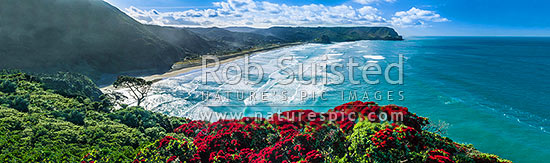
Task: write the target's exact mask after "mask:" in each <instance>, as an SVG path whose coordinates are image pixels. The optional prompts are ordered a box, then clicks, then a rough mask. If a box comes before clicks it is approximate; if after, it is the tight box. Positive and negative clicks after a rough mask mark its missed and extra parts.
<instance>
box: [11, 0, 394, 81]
mask: <svg viewBox="0 0 550 163" xmlns="http://www.w3.org/2000/svg"><path fill="white" fill-rule="evenodd" d="M0 15H1V16H0V43H1V44H2V46H0V57H1V58H2V59H1V60H0V68H4V69H5V68H8V69H21V70H24V71H28V72H57V71H68V72H78V73H81V74H84V75H86V76H88V77H90V78H91V79H92V80H93V81H94V82H96V83H98V84H100V85H105V84H109V83H112V82H113V81H114V80H115V78H116V76H118V75H121V74H130V75H146V74H152V73H162V72H166V71H168V70H169V69H170V68H171V66H172V64H174V63H176V62H178V61H181V60H184V59H189V58H198V57H199V56H201V55H204V54H214V55H223V54H227V53H232V52H236V51H241V50H246V49H250V48H261V47H262V46H268V45H271V44H279V43H290V42H327V41H330V40H332V41H352V40H363V39H390V40H396V39H400V37H399V36H397V33H396V32H395V31H394V30H393V29H391V28H377V27H375V28H369V27H361V28H284V27H278V28H270V29H258V30H252V31H249V32H248V33H245V32H232V31H228V30H225V29H221V28H174V27H160V26H153V25H143V24H141V23H139V22H137V21H135V20H134V19H132V18H131V17H129V16H127V15H126V14H124V13H123V12H121V11H120V10H119V9H117V8H115V7H113V6H111V5H110V4H108V3H106V2H104V1H103V0H24V1H22V0H2V1H0ZM322 37H324V38H328V39H329V40H327V39H324V41H321V38H322Z"/></svg>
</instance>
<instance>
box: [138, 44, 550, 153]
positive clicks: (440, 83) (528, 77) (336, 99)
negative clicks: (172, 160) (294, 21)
mask: <svg viewBox="0 0 550 163" xmlns="http://www.w3.org/2000/svg"><path fill="white" fill-rule="evenodd" d="M399 54H402V55H403V56H404V64H403V73H404V84H403V85H392V84H389V83H387V82H386V81H385V80H384V77H383V76H379V77H377V79H380V83H379V84H367V83H365V82H364V81H363V82H362V83H361V84H358V85H355V84H351V82H350V80H349V78H347V77H346V80H344V82H343V83H342V84H326V85H324V84H316V85H312V84H304V83H302V82H293V83H291V84H287V85H283V84H280V83H281V81H283V80H285V79H286V78H285V77H286V75H285V74H284V72H281V68H280V67H278V66H277V59H278V58H279V57H281V56H293V57H294V60H293V61H291V62H287V64H289V65H292V68H290V69H293V70H297V69H298V68H297V67H296V65H298V63H302V64H304V65H305V66H304V67H305V68H304V69H305V70H306V71H305V72H306V75H305V79H306V80H308V79H311V77H312V76H311V75H308V73H307V72H311V66H309V67H308V66H307V65H311V63H329V64H335V63H345V62H348V59H349V58H350V57H352V58H354V60H355V62H357V63H360V64H359V66H358V67H357V68H356V69H357V70H355V71H354V72H355V74H354V77H355V78H357V80H360V79H361V73H360V72H361V70H362V69H364V68H365V67H364V65H365V64H367V63H376V64H379V65H380V66H381V68H382V73H384V71H383V69H384V68H386V67H387V65H388V64H389V63H397V62H398V55H399ZM250 60H251V61H252V62H253V63H258V64H260V65H261V66H262V68H263V70H264V74H263V77H264V78H263V80H262V81H261V82H260V83H259V84H256V85H252V84H246V83H244V82H243V81H241V82H240V83H239V84H234V85H232V84H227V83H225V84H217V83H215V82H212V81H210V82H208V83H207V84H202V83H201V81H202V78H201V71H200V70H195V71H192V72H189V73H186V74H182V75H180V76H178V77H172V78H167V79H165V80H162V81H160V82H157V83H155V84H154V93H153V95H152V96H150V97H149V98H148V99H147V101H146V102H145V105H146V107H147V108H150V109H151V110H154V111H158V112H162V113H166V114H170V115H176V116H185V117H190V118H195V119H197V118H201V117H204V115H205V113H212V112H216V113H229V112H230V113H233V112H235V113H236V114H240V113H243V114H244V115H246V116H255V115H256V114H257V113H258V112H259V113H264V116H265V115H267V114H269V113H270V112H277V111H285V110H292V109H312V110H315V111H321V112H323V111H326V110H328V109H331V108H333V107H334V106H337V105H339V104H342V103H345V102H348V101H350V99H349V91H357V94H358V100H361V98H363V96H364V93H365V92H367V94H368V95H367V97H368V98H369V99H368V101H375V102H378V103H379V104H381V105H385V104H398V105H402V106H406V107H408V108H409V110H410V111H411V112H414V113H417V114H419V115H421V116H424V117H429V118H430V119H431V120H432V121H438V120H442V121H445V122H447V123H449V124H451V126H450V127H449V129H448V134H447V136H449V137H451V138H452V139H453V140H455V141H458V142H462V143H472V144H474V145H475V147H476V148H478V149H479V150H481V151H483V152H488V153H494V154H498V155H500V156H502V157H504V158H507V159H511V160H512V161H516V162H538V161H537V160H550V150H549V149H548V148H547V147H549V146H550V134H549V133H548V131H547V130H548V129H549V128H550V122H549V121H548V118H549V117H550V112H549V111H550V109H548V106H547V104H549V101H550V95H549V94H548V93H550V68H549V66H550V38H540V37H534V38H525V37H415V38H408V39H407V40H405V41H358V42H345V43H334V44H307V45H300V46H295V47H287V48H283V49H277V50H273V51H268V52H262V53H258V54H256V55H253V56H252V57H251V59H250ZM243 62H244V59H240V60H237V61H234V62H233V63H234V64H238V65H243ZM222 67H223V66H222ZM232 70H233V71H230V73H229V75H228V76H229V78H230V79H231V78H232V77H237V75H240V73H238V72H236V71H235V70H234V69H232ZM337 70H338V69H337ZM317 71H318V72H322V69H317ZM338 71H341V72H343V73H344V74H346V75H347V72H348V71H347V70H346V68H344V69H340V70H338ZM329 72H331V71H330V70H329ZM390 74H391V75H390V76H391V78H392V79H397V75H396V74H397V70H396V69H393V70H392V71H390ZM220 76H221V75H220ZM257 77H258V76H254V75H251V78H252V79H256V78H257ZM316 77H318V78H320V76H319V75H317V76H316ZM327 78H328V79H329V82H336V81H337V80H336V79H337V77H335V76H334V75H328V76H327ZM372 79H376V77H374V78H372ZM209 80H210V79H209ZM228 90H230V91H234V92H240V93H242V95H238V93H234V94H231V93H230V94H229V96H228V95H227V92H228ZM302 91H304V92H306V94H307V97H305V98H302V97H301V93H302ZM342 91H344V99H342ZM377 91H380V92H381V94H376V92H377ZM388 91H393V93H391V94H392V95H393V100H391V101H390V100H389V99H388V98H387V93H388ZM399 91H402V96H400V95H399V94H398V92H399ZM206 92H208V97H209V98H210V100H204V99H205V98H206ZM250 92H255V93H256V94H257V96H256V98H252V97H250V96H249V94H250ZM262 92H266V93H265V95H264V96H265V97H268V99H267V101H262V100H261V93H262ZM282 92H286V97H287V98H288V100H287V101H284V100H281V99H283V98H284V97H283V95H282ZM323 92H324V93H323ZM321 93H323V95H324V96H323V98H324V99H328V100H322V99H320V97H319V95H320V94H321ZM312 94H316V95H317V96H316V97H312ZM239 96H240V97H239ZM378 97H382V99H381V100H379V99H377V98H378ZM402 97H403V98H404V99H403V100H400V98H402ZM363 101H364V100H363ZM214 116H215V115H214ZM214 119H215V118H214Z"/></svg>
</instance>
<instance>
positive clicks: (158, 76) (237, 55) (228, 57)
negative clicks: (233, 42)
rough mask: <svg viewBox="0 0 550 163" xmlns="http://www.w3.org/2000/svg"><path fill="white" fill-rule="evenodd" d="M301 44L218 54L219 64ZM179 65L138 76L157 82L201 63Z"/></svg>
mask: <svg viewBox="0 0 550 163" xmlns="http://www.w3.org/2000/svg"><path fill="white" fill-rule="evenodd" d="M302 44H304V43H302V42H296V43H288V44H282V45H277V46H270V47H266V48H262V49H257V50H250V51H243V52H239V53H233V54H228V55H223V56H219V58H220V64H224V63H228V62H232V61H235V60H237V59H241V58H243V57H244V56H245V55H247V54H248V55H254V54H256V53H260V52H265V51H269V50H274V49H279V48H285V47H289V46H297V45H302ZM199 62H200V61H199ZM214 64H215V63H209V64H207V65H206V67H211V66H214ZM189 65H193V66H189ZM181 67H184V68H177V69H173V70H170V71H168V72H166V73H163V74H155V75H149V76H141V77H140V78H143V79H145V80H147V81H153V82H157V81H160V80H162V79H165V78H169V77H175V76H178V75H180V74H183V73H187V72H189V71H193V70H196V69H201V68H202V65H201V64H200V63H197V62H193V63H185V64H184V65H183V66H181ZM100 90H101V91H102V92H104V93H105V92H110V91H112V90H117V89H115V88H114V87H113V85H109V86H106V87H101V88H100Z"/></svg>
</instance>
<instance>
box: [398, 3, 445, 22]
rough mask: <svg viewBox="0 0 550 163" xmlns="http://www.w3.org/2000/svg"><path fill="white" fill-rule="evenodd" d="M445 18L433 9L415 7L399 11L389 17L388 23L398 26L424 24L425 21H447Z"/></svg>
mask: <svg viewBox="0 0 550 163" xmlns="http://www.w3.org/2000/svg"><path fill="white" fill-rule="evenodd" d="M447 21H449V20H448V19H447V18H444V17H441V16H440V15H439V14H437V13H436V12H435V11H429V10H422V9H417V8H415V7H413V8H411V9H410V10H408V11H399V12H396V13H395V14H394V16H393V17H392V18H391V20H390V23H391V24H392V25H394V26H399V27H414V26H426V25H427V24H426V23H427V22H447Z"/></svg>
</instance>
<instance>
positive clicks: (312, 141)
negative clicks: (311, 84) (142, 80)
mask: <svg viewBox="0 0 550 163" xmlns="http://www.w3.org/2000/svg"><path fill="white" fill-rule="evenodd" d="M384 114H385V115H387V117H384V116H382V115H384ZM427 122H428V121H427V119H426V118H423V117H419V116H416V115H415V114H412V113H410V112H409V111H408V109H407V108H405V107H400V106H395V105H387V106H378V105H377V104H376V103H374V102H361V101H355V102H350V103H346V104H343V105H340V106H338V107H335V108H334V109H331V110H329V111H328V112H326V113H318V112H314V111H312V110H292V111H286V112H282V113H280V114H275V115H273V116H272V117H270V118H268V119H262V118H243V119H240V120H220V121H217V122H213V123H209V122H204V121H191V122H189V123H186V124H183V125H181V126H179V127H178V128H176V129H174V133H175V135H174V136H175V137H178V136H183V138H181V139H177V138H174V137H171V136H166V137H164V138H162V139H160V140H158V141H157V142H155V143H153V144H151V145H149V146H147V147H146V148H144V149H143V150H142V151H141V152H140V153H139V154H137V156H136V159H135V160H134V162H158V161H161V162H235V163H237V162H239V163H242V162H254V163H255V162H273V163H275V162H288V163H290V162H350V161H358V162H395V161H409V162H434V163H435V162H438V163H439V162H442V163H449V162H461V161H464V160H466V162H469V161H472V160H485V161H486V160H494V159H493V158H494V157H493V156H491V155H481V154H469V152H470V151H473V150H474V149H472V147H469V146H464V145H461V144H458V143H455V142H453V141H452V140H450V139H448V138H445V137H442V136H439V135H437V134H434V133H431V132H428V131H422V130H421V129H422V126H424V125H426V124H427ZM178 138H179V137H178ZM434 149H435V150H434ZM471 157H473V158H471ZM85 158H86V157H85ZM455 160H460V161H455ZM497 161H498V160H497Z"/></svg>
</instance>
